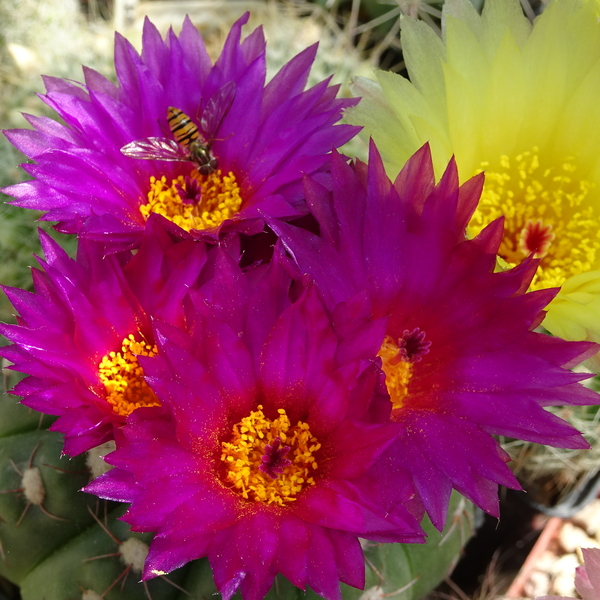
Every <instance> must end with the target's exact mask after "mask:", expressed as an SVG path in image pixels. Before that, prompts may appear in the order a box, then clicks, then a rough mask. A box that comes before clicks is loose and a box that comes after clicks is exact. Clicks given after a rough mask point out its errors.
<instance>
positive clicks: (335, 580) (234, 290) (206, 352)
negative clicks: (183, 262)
mask: <svg viewBox="0 0 600 600" xmlns="http://www.w3.org/2000/svg"><path fill="white" fill-rule="evenodd" d="M280 259H281V257H279V256H278V255H277V254H276V256H275V257H274V260H273V262H272V263H271V264H270V265H268V266H267V267H260V268H259V269H257V270H253V271H252V272H249V273H248V275H243V274H242V272H241V271H240V269H239V267H237V265H235V264H234V261H232V260H227V256H225V255H224V254H223V255H222V256H221V260H220V262H219V264H218V265H217V269H216V270H215V273H216V274H215V278H214V279H213V280H211V282H210V283H209V285H208V286H207V287H205V288H203V289H202V292H201V294H200V293H196V294H193V293H192V294H191V297H192V299H193V304H194V306H193V310H190V311H189V312H188V314H187V319H188V325H189V326H190V334H189V335H187V334H185V333H184V332H182V331H181V330H177V329H176V328H173V327H172V326H161V325H158V334H157V339H158V340H159V353H158V355H157V356H156V357H154V358H146V359H141V361H142V364H143V366H144V370H145V372H146V374H147V376H148V382H149V384H150V385H151V386H152V388H153V389H154V391H155V392H156V394H157V396H158V397H159V398H160V400H161V402H162V403H163V406H164V407H167V408H168V409H170V411H171V412H172V415H173V419H172V420H168V419H165V418H164V416H162V415H160V414H158V412H155V413H154V414H153V412H152V411H149V410H146V411H138V412H137V413H133V414H132V415H131V416H130V417H129V419H128V421H127V424H126V425H125V427H124V428H123V430H122V433H123V436H122V437H123V439H122V441H121V442H120V444H119V447H118V448H117V450H116V451H115V452H114V453H112V454H110V455H109V457H107V462H109V463H110V464H112V465H114V466H115V468H114V469H112V470H111V471H110V472H109V473H107V474H106V475H103V476H101V477H100V478H98V479H96V480H94V481H93V482H92V483H91V484H90V485H89V486H88V487H87V488H86V491H88V492H92V493H94V494H97V495H99V496H100V497H103V498H110V499H113V500H118V501H122V502H130V503H131V507H130V509H129V510H128V512H127V513H126V514H125V515H124V517H123V519H124V520H125V521H127V522H128V523H129V524H130V525H131V527H132V529H133V530H134V531H154V532H156V535H155V537H154V540H153V542H152V544H151V546H150V552H149V554H148V557H147V560H146V565H145V569H144V573H143V579H149V578H151V577H155V576H157V575H160V574H163V573H166V572H169V571H171V570H173V569H176V568H178V567H180V566H182V565H183V564H185V563H186V562H188V561H190V560H193V559H196V558H199V557H203V556H207V557H208V559H209V561H210V564H211V566H212V569H213V573H214V578H215V583H216V586H217V588H218V589H219V591H220V592H221V594H222V595H223V598H224V599H225V600H229V598H231V596H232V595H233V594H234V592H235V591H236V590H238V589H239V590H240V591H241V594H242V597H243V598H244V600H260V599H261V598H263V596H264V595H265V594H266V593H267V591H268V590H269V588H270V587H271V585H272V583H273V580H274V577H275V576H276V575H277V574H278V573H281V574H283V575H284V576H285V577H286V578H287V579H288V580H289V581H290V582H292V583H293V584H294V585H296V586H298V587H299V588H302V589H306V586H310V587H311V588H312V589H313V590H314V591H316V592H317V593H318V594H321V595H322V596H324V597H325V598H328V599H330V600H333V599H340V598H341V594H340V589H339V582H340V581H342V582H344V583H347V584H348V585H351V586H355V587H358V588H362V587H363V586H364V559H363V554H362V550H361V547H360V544H359V541H358V536H360V537H362V538H366V539H371V540H377V541H385V542H391V541H393V542H401V541H402V542H418V541H422V540H423V535H422V531H421V530H420V527H419V524H418V523H419V520H420V517H421V516H422V510H420V507H419V505H418V503H415V500H414V490H413V487H412V483H411V482H410V480H409V479H407V478H406V477H405V475H404V473H400V474H398V476H397V477H396V478H395V481H394V484H395V485H396V486H397V490H398V495H399V496H401V495H402V496H403V500H404V502H405V504H404V505H400V504H399V505H398V506H397V507H395V509H394V510H392V511H388V510H386V509H385V508H384V507H383V506H382V504H381V501H380V498H381V497H382V493H381V490H380V489H379V488H380V486H379V482H378V481H377V479H376V478H374V477H372V476H371V475H370V474H369V468H370V467H371V466H372V465H373V463H374V462H375V461H376V459H377V457H378V456H380V455H381V453H382V452H383V451H384V450H385V448H386V447H387V446H388V445H389V444H390V443H391V442H392V440H393V438H394V436H395V431H394V429H395V428H394V427H393V426H391V425H389V424H369V423H364V422H361V421H360V420H357V418H356V415H358V414H360V413H361V412H362V411H365V410H368V409H369V407H371V406H372V405H374V404H378V403H382V402H383V403H384V405H386V406H388V408H387V412H388V414H389V403H388V402H387V399H385V398H383V399H382V398H381V397H380V396H379V395H378V394H377V383H378V379H377V377H376V376H375V375H376V373H375V370H373V369H371V370H370V371H369V372H365V373H364V374H363V375H362V376H360V369H361V367H360V364H359V361H358V360H349V361H343V360H340V359H339V357H338V356H337V353H338V350H339V346H338V341H337V339H336V336H335V334H334V332H333V330H332V327H331V324H330V321H329V318H328V316H327V314H326V312H325V310H324V308H323V306H322V305H321V303H320V301H319V300H318V298H317V296H316V293H315V291H314V289H313V288H309V289H308V290H305V291H304V292H302V293H301V296H300V298H299V299H298V300H297V301H296V302H294V303H290V299H289V298H290V284H291V281H290V278H289V276H287V274H285V273H284V272H283V271H282V267H281V266H280ZM291 292H292V295H296V294H297V293H298V290H297V283H296V284H294V285H293V286H292V288H291ZM142 412H143V413H144V414H143V415H142V414H141V413H142ZM140 415H141V416H140Z"/></svg>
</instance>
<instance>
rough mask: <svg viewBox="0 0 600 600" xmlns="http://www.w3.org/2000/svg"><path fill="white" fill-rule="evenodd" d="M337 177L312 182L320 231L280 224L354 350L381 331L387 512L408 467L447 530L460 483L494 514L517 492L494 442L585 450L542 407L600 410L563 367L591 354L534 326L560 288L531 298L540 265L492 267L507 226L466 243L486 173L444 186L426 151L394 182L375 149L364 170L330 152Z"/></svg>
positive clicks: (451, 178) (450, 178)
mask: <svg viewBox="0 0 600 600" xmlns="http://www.w3.org/2000/svg"><path fill="white" fill-rule="evenodd" d="M332 181H333V192H332V193H330V192H329V191H327V190H326V189H325V188H324V187H322V186H321V185H320V184H319V183H317V182H316V181H314V180H312V179H310V178H308V179H307V181H306V196H307V202H308V204H309V206H310V208H311V210H312V211H313V213H314V215H315V217H316V218H317V220H318V222H319V226H320V232H321V237H317V236H316V235H313V234H311V233H309V232H307V231H304V230H300V229H298V228H295V227H292V226H291V225H287V224H285V223H275V222H273V223H272V227H273V229H274V230H275V231H276V232H277V233H278V234H279V235H281V237H282V240H283V242H284V243H285V245H286V247H287V248H288V250H289V252H290V253H291V254H292V256H293V257H294V259H295V260H296V262H297V264H298V265H299V268H300V270H301V271H302V272H303V273H308V274H309V275H310V276H311V277H313V278H314V280H315V282H316V285H317V287H318V289H319V290H320V292H321V295H322V296H323V298H325V301H326V304H327V305H328V307H329V309H330V310H331V311H333V321H334V322H335V323H336V324H337V332H338V335H340V336H341V337H343V338H345V339H346V342H345V344H344V347H345V348H347V351H349V352H351V351H352V345H353V342H354V341H355V340H360V339H362V334H361V331H362V328H361V326H359V324H358V322H360V321H361V319H362V322H363V324H364V325H367V324H369V323H371V324H373V323H378V322H380V321H383V322H384V323H385V326H384V333H383V334H382V337H381V338H380V339H379V341H378V343H377V345H376V347H375V348H374V351H373V356H372V360H373V359H374V358H375V356H374V355H375V354H377V356H378V357H379V360H380V361H381V363H380V364H381V365H382V368H383V371H384V372H385V378H386V387H387V390H388V394H389V398H390V402H391V408H392V413H391V421H392V422H393V423H395V424H396V426H397V430H398V437H397V439H396V441H395V442H394V444H393V445H392V446H391V447H390V448H389V449H388V450H387V451H386V453H385V455H384V456H382V458H381V460H380V461H378V465H377V469H378V470H377V472H378V477H380V478H381V482H382V488H383V489H384V490H387V494H388V498H387V503H388V504H387V506H388V508H392V507H393V506H395V504H396V503H397V502H398V501H399V499H398V498H396V497H395V495H394V491H393V490H394V488H393V482H392V481H391V480H389V478H390V477H391V474H395V473H397V472H399V471H400V470H403V469H404V470H406V472H407V473H410V476H411V478H412V479H413V480H414V482H415V484H416V486H417V488H418V490H419V494H420V496H421V498H422V500H423V503H424V505H425V507H426V509H427V511H428V513H429V515H430V516H431V518H432V521H433V522H434V524H435V525H436V526H437V527H438V528H440V529H441V527H442V526H443V524H444V520H445V515H446V510H447V506H448V500H449V496H450V492H451V490H452V488H453V487H454V488H455V489H456V490H458V491H459V492H460V493H462V494H463V495H465V496H466V497H467V498H469V499H470V500H472V501H473V502H474V503H475V504H477V505H478V506H480V507H481V508H483V509H484V510H486V511H487V512H489V513H490V514H492V515H496V516H498V494H497V484H501V485H505V486H508V487H511V488H516V489H520V486H519V484H518V482H517V480H516V479H515V477H514V476H513V475H512V473H511V471H510V469H509V468H508V467H507V466H506V464H505V463H506V462H507V461H508V456H507V454H506V453H505V452H504V451H503V450H502V448H501V447H500V445H499V444H498V442H497V441H496V440H495V438H494V437H493V436H494V435H504V436H509V437H514V438H519V439H523V440H529V441H532V442H537V443H542V444H548V445H551V446H558V447H567V448H583V447H587V443H586V442H585V440H584V439H583V438H582V437H581V435H580V434H579V433H578V432H577V431H576V430H575V429H573V428H572V427H571V426H570V425H568V424H567V423H565V422H564V421H562V420H560V419H559V418H557V417H555V416H554V415H552V414H550V413H549V412H547V411H545V410H544V407H546V406H552V405H564V404H566V405H569V404H573V405H576V404H595V403H597V401H598V397H597V394H595V393H594V392H591V391H589V390H587V389H585V388H584V387H583V386H581V385H580V384H579V383H578V381H580V380H581V379H583V378H584V377H585V376H584V375H581V374H576V373H572V372H570V371H569V370H568V369H569V368H570V367H572V366H574V365H576V364H578V363H579V362H580V361H582V360H583V359H584V358H586V357H588V356H590V355H592V354H593V353H594V352H595V348H596V346H595V345H594V344H589V343H584V342H581V343H579V342H578V343H571V342H565V341H563V340H560V339H557V338H552V337H549V336H546V335H542V334H539V333H535V332H534V329H535V328H536V327H537V326H538V325H539V324H540V322H541V321H542V319H543V317H544V312H543V308H544V307H545V306H546V305H547V304H548V302H549V301H550V300H551V299H552V298H553V297H554V295H555V293H556V290H541V291H539V292H531V293H525V292H526V290H527V288H528V285H529V282H530V281H531V278H532V277H533V274H534V272H535V268H536V265H537V263H536V261H535V260H531V259H530V260H527V261H525V263H523V264H522V265H521V266H519V267H517V268H515V269H511V270H509V271H505V272H498V273H495V272H494V267H495V264H496V258H495V256H496V251H497V249H498V244H499V243H500V241H501V237H502V221H501V220H499V221H496V222H494V223H492V224H491V225H490V226H488V227H487V228H486V229H485V230H484V231H483V232H482V233H481V234H480V235H479V236H478V237H476V238H474V239H472V240H467V239H465V234H464V232H465V226H466V224H467V223H468V221H469V218H470V217H471V215H472V213H473V210H474V209H475V207H476V205H477V201H478V199H479V193H480V191H481V185H482V181H483V180H482V176H478V177H475V178H473V179H471V180H470V181H468V182H467V183H465V184H464V185H463V186H462V187H460V188H459V187H458V177H457V171H456V166H455V164H454V162H451V163H450V165H449V166H448V169H447V170H446V172H445V173H444V175H443V177H442V179H441V181H440V182H439V184H438V185H435V180H434V173H433V168H432V164H431V157H430V153H429V149H428V147H424V148H422V149H421V150H420V151H419V152H417V153H416V154H415V156H414V157H412V158H411V160H410V161H409V162H408V163H407V165H406V166H405V168H404V169H403V170H402V172H401V173H400V174H399V176H398V178H397V179H396V181H395V182H393V183H392V182H390V181H389V179H388V178H387V176H386V175H385V171H384V169H383V165H382V163H381V159H380V157H379V154H378V152H377V150H376V148H375V146H374V145H372V146H371V152H370V164H369V166H368V167H367V166H365V165H364V164H362V163H360V162H359V163H357V165H356V166H355V167H354V168H353V167H352V166H351V165H348V164H346V162H345V161H344V160H343V158H342V157H340V156H336V157H334V158H333V160H332ZM349 316H351V317H352V319H354V323H352V321H348V317H349ZM394 476H395V475H394Z"/></svg>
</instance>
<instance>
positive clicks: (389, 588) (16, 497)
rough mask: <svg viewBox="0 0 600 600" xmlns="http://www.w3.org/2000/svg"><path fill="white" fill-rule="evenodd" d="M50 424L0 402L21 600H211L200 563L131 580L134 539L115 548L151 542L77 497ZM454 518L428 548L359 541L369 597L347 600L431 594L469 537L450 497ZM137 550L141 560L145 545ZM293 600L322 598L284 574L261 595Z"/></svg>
mask: <svg viewBox="0 0 600 600" xmlns="http://www.w3.org/2000/svg"><path fill="white" fill-rule="evenodd" d="M51 423H52V418H51V417H48V416H46V417H43V418H42V419H40V415H39V413H35V412H34V411H31V410H29V409H27V408H26V407H24V406H22V405H21V404H19V403H18V402H17V401H16V399H15V398H14V397H12V396H8V395H4V396H3V398H2V400H1V402H0V474H1V477H0V492H4V493H0V517H1V520H0V543H1V546H0V575H2V576H3V577H5V578H6V579H8V580H10V581H12V582H14V583H16V584H17V585H18V586H19V587H20V590H21V597H22V600H98V598H102V599H103V600H148V598H151V600H186V599H189V598H194V599H197V600H200V599H204V600H209V599H210V598H212V597H213V595H214V594H217V590H216V588H215V585H214V582H213V577H212V572H211V569H210V566H209V564H208V561H207V560H205V559H203V560H196V561H193V562H191V563H189V564H188V565H186V566H185V567H182V568H181V569H178V570H177V571H174V572H173V573H171V574H169V576H168V581H167V580H166V579H167V578H160V577H159V578H156V579H153V580H151V581H149V582H147V583H146V584H140V583H138V582H139V579H140V569H139V564H138V565H135V564H134V565H131V564H129V565H127V564H126V562H127V561H126V560H125V559H126V558H127V557H126V556H124V555H125V554H126V553H127V550H126V548H127V546H128V545H131V544H134V542H129V543H127V544H126V545H125V547H123V546H122V544H123V542H126V540H128V539H130V538H133V539H135V540H139V541H140V542H142V543H145V544H148V543H150V540H151V538H152V536H151V535H150V534H143V535H142V534H135V533H134V534H132V533H131V532H130V531H129V529H128V526H127V525H126V524H125V523H124V522H122V521H120V520H119V517H120V516H121V515H122V514H123V513H124V512H125V510H126V508H125V507H124V506H123V505H120V504H116V503H109V502H106V501H102V500H98V499H97V498H96V497H94V496H90V495H88V494H85V493H83V492H80V491H79V490H80V489H81V488H82V487H83V486H85V485H86V484H87V483H88V481H89V479H90V473H89V470H88V469H87V467H86V463H85V458H84V457H83V456H82V457H77V458H74V459H68V458H67V457H62V458H61V457H60V454H61V447H62V438H61V436H60V435H59V434H57V433H54V432H51V431H48V430H47V427H48V426H49V425H50V424H51ZM34 451H35V452H34ZM32 455H33V456H32ZM27 469H31V471H27ZM36 470H37V473H36ZM19 471H20V473H21V474H19ZM26 472H27V473H28V475H27V476H26V477H25V479H26V480H27V479H29V480H30V481H26V487H27V486H29V487H30V488H31V487H33V488H34V489H33V490H32V489H29V490H28V491H27V493H25V492H24V491H18V490H22V488H23V475H24V474H25V473H26ZM40 483H41V486H42V489H39V486H40ZM28 504H29V506H28ZM27 506H28V508H27V510H26V507H27ZM25 510H26V512H25V513H24V511H25ZM451 511H452V513H451V514H453V515H454V517H453V518H452V517H451V518H450V519H449V523H448V526H447V528H446V531H445V532H444V533H443V534H440V533H439V532H437V531H435V530H434V529H433V527H431V525H429V524H425V528H426V529H427V531H428V533H429V535H430V541H429V543H428V544H426V545H413V544H384V545H377V544H371V543H366V544H365V555H366V557H367V567H366V573H367V583H366V588H365V589H366V591H365V592H363V591H361V590H356V589H354V588H351V587H348V586H345V585H342V594H343V597H344V599H345V600H358V599H362V600H378V599H379V598H382V597H383V595H384V594H389V593H394V592H397V591H398V590H400V589H404V591H403V592H401V593H399V594H396V595H395V598H396V600H417V599H418V598H420V597H422V596H423V595H424V594H425V593H427V592H428V591H430V590H431V589H433V588H434V587H435V586H436V585H437V584H438V583H439V582H440V581H441V580H442V579H443V578H444V577H445V575H446V574H447V573H448V571H449V570H450V569H451V568H452V566H453V565H454V563H455V561H456V560H457V557H458V555H459V553H460V550H461V548H462V547H463V545H464V543H465V542H466V540H467V539H468V538H469V536H470V534H471V513H472V510H471V505H470V504H468V503H467V502H466V501H465V500H464V499H462V498H461V497H460V496H458V495H457V496H456V497H454V498H453V502H452V508H451ZM92 513H93V514H92ZM94 515H97V516H96V517H95V516H94ZM98 521H100V522H101V523H99V522H98ZM17 524H18V526H17ZM139 550H140V551H142V558H143V546H140V548H139ZM138 560H139V558H138ZM183 590H185V591H183ZM296 598H297V599H300V598H308V599H309V600H310V599H312V598H314V599H317V598H319V596H317V595H316V594H315V593H314V592H312V591H311V590H308V591H307V592H306V593H305V592H303V591H302V590H299V589H297V588H295V587H294V586H292V585H291V584H290V583H289V582H288V581H287V580H285V579H284V578H283V577H282V576H278V577H277V579H276V583H275V585H274V586H273V588H272V589H271V591H270V592H269V593H268V595H267V599H268V600H295V599H296ZM236 599H239V595H236ZM0 600H4V596H2V593H1V592H0Z"/></svg>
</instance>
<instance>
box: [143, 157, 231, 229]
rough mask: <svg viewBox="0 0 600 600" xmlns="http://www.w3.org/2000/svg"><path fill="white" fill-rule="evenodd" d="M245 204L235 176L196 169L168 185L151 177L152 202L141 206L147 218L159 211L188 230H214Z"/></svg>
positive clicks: (150, 197)
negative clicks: (204, 173) (202, 171)
mask: <svg viewBox="0 0 600 600" xmlns="http://www.w3.org/2000/svg"><path fill="white" fill-rule="evenodd" d="M241 206H242V197H241V195H240V188H239V186H238V184H237V182H236V180H235V175H234V174H233V173H231V172H230V173H229V174H228V175H223V173H222V172H221V170H217V171H215V172H214V173H210V174H209V175H202V174H200V173H199V172H198V170H197V169H194V170H193V171H192V173H191V174H190V175H187V176H185V177H184V176H183V175H180V176H179V177H177V178H176V179H173V180H172V181H171V183H169V184H167V179H166V177H165V176H164V175H163V176H162V177H161V178H160V179H156V177H154V176H153V177H151V178H150V191H149V192H148V203H147V204H143V205H142V206H140V212H141V213H142V215H143V216H144V218H145V219H147V218H148V217H149V215H150V214H151V213H158V214H159V215H162V216H163V217H166V218H167V219H169V220H170V221H173V223H175V224H176V225H179V227H181V228H182V229H185V230H186V231H191V230H192V229H211V228H213V227H217V226H219V225H220V224H221V223H222V222H223V221H225V220H226V219H231V218H232V217H234V216H235V215H236V214H237V213H238V212H239V211H240V208H241Z"/></svg>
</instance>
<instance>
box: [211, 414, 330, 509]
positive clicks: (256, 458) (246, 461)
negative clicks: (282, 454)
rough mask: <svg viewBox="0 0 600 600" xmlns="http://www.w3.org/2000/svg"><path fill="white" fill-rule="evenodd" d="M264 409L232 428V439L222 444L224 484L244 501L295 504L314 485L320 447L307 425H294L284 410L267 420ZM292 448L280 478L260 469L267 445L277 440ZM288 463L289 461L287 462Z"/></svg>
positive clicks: (266, 451) (271, 444)
mask: <svg viewBox="0 0 600 600" xmlns="http://www.w3.org/2000/svg"><path fill="white" fill-rule="evenodd" d="M262 408H263V407H262V406H260V405H259V406H258V407H257V409H258V410H255V411H253V412H251V413H250V414H249V415H248V416H247V417H244V418H243V419H242V420H241V421H240V422H239V423H236V424H235V425H234V426H233V430H232V434H231V438H230V440H229V441H227V442H223V443H222V445H221V446H222V454H221V460H222V461H223V462H224V463H225V483H226V485H227V486H228V487H231V488H232V489H233V490H234V491H236V492H237V493H238V494H240V496H241V497H242V498H244V499H245V500H249V501H252V502H264V503H266V504H276V505H279V506H285V505H286V503H288V502H294V501H295V500H296V497H297V496H298V494H299V493H300V492H301V491H302V490H303V489H304V488H306V487H308V486H311V485H314V484H315V480H314V477H313V475H314V473H315V471H316V470H317V468H318V465H317V460H316V458H315V454H316V453H317V452H318V450H319V449H320V448H321V444H320V443H319V442H318V440H317V438H315V437H314V436H313V435H312V434H311V432H310V428H309V426H308V424H307V423H303V422H302V421H298V424H297V425H294V426H292V425H291V423H290V420H289V418H288V416H287V414H286V412H285V410H284V409H281V408H280V409H279V410H278V411H277V412H278V414H279V416H278V417H277V418H276V419H275V420H270V419H268V418H267V417H266V416H265V415H264V413H263V411H262ZM277 438H279V439H280V440H281V443H282V444H283V445H285V446H288V447H289V452H288V453H287V454H286V459H289V464H287V466H285V468H283V469H282V472H281V474H280V475H278V476H277V477H275V478H273V477H270V476H269V475H268V474H267V473H265V472H264V471H263V470H261V469H260V466H261V464H262V463H263V457H264V456H265V454H266V453H268V450H269V449H268V448H266V446H267V445H269V446H271V447H272V446H273V445H274V443H275V446H276V445H277V443H276V442H275V440H276V439H277ZM285 462H286V463H287V462H288V461H287V460H286V461H285Z"/></svg>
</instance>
